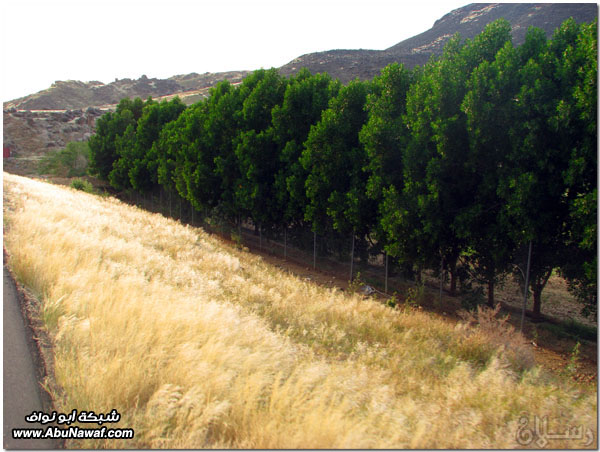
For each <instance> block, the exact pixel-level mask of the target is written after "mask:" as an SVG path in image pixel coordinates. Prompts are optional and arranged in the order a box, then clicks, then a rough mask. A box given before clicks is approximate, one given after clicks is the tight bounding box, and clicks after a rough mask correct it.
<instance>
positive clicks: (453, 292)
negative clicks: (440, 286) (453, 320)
mask: <svg viewBox="0 0 600 452" xmlns="http://www.w3.org/2000/svg"><path fill="white" fill-rule="evenodd" d="M457 279H458V275H457V272H456V261H454V262H452V263H451V264H450V295H452V296H454V295H456V280H457Z"/></svg>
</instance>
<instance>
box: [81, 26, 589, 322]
mask: <svg viewBox="0 0 600 452" xmlns="http://www.w3.org/2000/svg"><path fill="white" fill-rule="evenodd" d="M510 30H511V29H510V24H509V23H508V22H507V21H505V20H499V21H496V22H494V23H492V24H489V25H488V26H487V27H486V28H485V30H484V31H483V32H482V33H481V34H479V35H478V36H476V37H475V38H473V39H471V40H469V39H467V40H464V41H463V40H462V39H461V38H460V36H458V35H457V36H454V37H452V38H451V39H450V40H449V41H448V42H447V44H446V46H445V48H444V51H443V54H442V55H441V56H439V57H435V58H432V59H431V60H430V61H429V62H428V63H427V64H426V65H425V66H423V67H417V68H415V69H413V70H407V69H406V68H404V67H403V66H400V65H397V64H393V65H390V66H388V67H386V68H384V69H383V70H382V72H381V74H380V76H378V77H376V78H375V79H374V80H373V81H372V82H361V81H359V80H355V81H352V82H350V83H349V84H348V85H347V86H342V85H341V84H340V82H339V81H333V80H331V78H330V77H329V76H328V75H327V74H317V75H311V74H310V73H309V72H308V71H307V70H301V71H300V72H299V73H298V74H297V75H296V76H295V77H291V78H290V79H286V78H284V77H282V76H281V75H280V74H279V73H278V71H277V70H275V69H270V70H262V69H261V70H258V71H255V72H254V73H252V74H250V75H249V76H248V77H246V79H244V81H243V82H242V83H241V84H240V85H238V86H233V85H231V84H230V83H228V82H221V83H219V84H217V85H216V86H215V87H214V88H212V89H211V92H210V96H209V97H208V98H207V99H204V100H201V101H199V102H198V103H196V104H194V105H192V106H190V107H189V108H185V107H184V106H183V104H181V102H180V101H179V100H178V99H175V100H174V101H171V102H162V103H157V102H154V101H152V100H151V99H149V100H148V101H146V102H144V101H142V100H141V99H135V100H129V99H123V100H122V101H121V102H120V103H119V105H118V106H117V109H116V111H115V112H113V113H108V114H107V115H105V116H103V117H102V118H100V119H99V120H98V121H97V130H96V134H95V135H94V136H93V137H92V138H91V139H90V141H89V146H90V170H91V171H92V172H93V173H94V174H97V175H98V176H99V177H100V178H102V179H105V180H109V181H110V183H111V185H112V186H113V187H115V188H117V189H119V190H135V191H137V192H142V193H143V192H153V191H155V190H158V189H161V190H164V191H165V192H166V193H168V194H169V197H170V196H171V195H172V194H174V195H176V196H179V197H180V198H181V199H180V200H179V201H182V200H183V199H185V200H187V201H189V202H190V203H191V204H192V206H193V207H194V208H195V209H197V210H209V211H210V212H211V213H212V214H213V215H214V216H215V218H216V217H218V221H220V222H222V223H223V224H226V223H229V224H232V223H235V224H239V223H240V221H243V220H246V219H251V220H252V222H253V223H255V224H257V225H258V226H259V227H260V228H261V229H262V230H265V229H269V228H271V229H280V228H281V227H290V226H292V228H290V229H294V227H295V226H300V228H299V229H301V228H302V227H304V226H306V225H310V226H311V229H312V230H313V231H316V232H317V233H319V234H327V235H328V236H329V237H330V240H329V245H332V244H334V243H337V242H341V241H344V240H345V241H347V240H348V239H349V238H350V237H351V236H352V237H354V238H355V239H356V240H357V241H358V243H357V249H358V250H361V251H360V253H362V254H361V256H360V258H361V260H363V259H366V256H367V253H368V252H379V251H380V250H381V249H385V250H386V251H387V252H388V253H389V254H390V255H391V256H393V257H394V258H395V263H396V264H397V265H399V266H401V267H402V268H404V269H410V270H411V271H415V272H416V273H417V274H419V273H420V272H421V271H422V270H425V269H434V270H436V271H437V270H438V269H439V268H440V266H441V265H442V266H443V267H444V269H445V270H447V271H449V272H450V274H451V275H452V281H453V282H456V279H457V278H458V277H460V275H459V273H460V271H461V269H462V270H466V271H465V272H463V273H464V275H463V276H465V275H468V278H473V280H475V281H477V282H479V283H487V287H488V291H487V292H488V303H489V304H490V305H491V304H493V288H494V286H495V285H496V284H497V283H498V282H500V281H501V280H502V278H503V277H504V276H505V275H506V274H507V273H509V272H511V271H513V270H514V266H515V263H517V262H516V261H517V260H520V257H521V256H520V254H522V253H521V251H522V250H523V249H524V248H526V247H527V245H528V244H529V243H530V241H531V242H532V243H533V251H532V265H531V278H530V281H531V282H530V290H531V292H532V294H533V299H534V312H536V313H538V314H539V313H540V306H541V294H542V291H543V289H544V286H545V284H546V282H547V280H548V278H549V277H550V274H551V273H552V271H553V270H555V269H558V268H559V269H560V272H561V274H562V275H563V276H564V277H565V278H567V280H568V282H569V287H570V289H571V290H572V292H573V293H574V294H575V295H576V296H577V297H578V298H579V299H580V300H581V301H582V303H583V305H584V307H585V310H586V311H587V312H590V313H594V312H596V309H597V276H596V274H597V185H596V184H597V127H596V121H597V118H596V116H597V94H596V91H597V86H596V85H597V44H596V42H597V25H596V23H594V24H583V25H578V24H576V23H575V21H573V20H569V21H566V22H565V23H564V24H563V25H562V26H561V27H560V28H559V29H558V30H557V31H556V32H555V34H554V35H553V36H552V39H547V38H546V36H545V34H544V33H543V32H542V31H541V30H538V29H535V28H532V29H530V30H529V31H528V33H527V35H526V38H525V43H524V44H523V45H521V46H520V47H514V46H513V45H512V42H511V36H510ZM351 234H352V235H351ZM320 243H325V241H322V242H320ZM326 245H327V244H325V245H323V247H324V248H326V247H327V246H326ZM363 255H364V256H363ZM519 263H520V264H522V262H519ZM463 282H464V281H463ZM467 286H468V284H463V287H464V288H465V291H466V292H467V293H466V296H465V297H464V300H463V303H465V306H466V307H468V308H471V309H473V308H474V307H475V306H477V305H478V304H479V303H480V302H481V294H480V293H476V292H471V293H469V292H468V290H466V288H467ZM451 287H453V286H451ZM415 290H416V289H415ZM421 296H422V294H421V295H420V294H419V293H417V292H415V293H410V294H409V297H408V299H409V301H411V300H412V301H414V300H415V299H419V298H420V297H421ZM412 301H411V302H412Z"/></svg>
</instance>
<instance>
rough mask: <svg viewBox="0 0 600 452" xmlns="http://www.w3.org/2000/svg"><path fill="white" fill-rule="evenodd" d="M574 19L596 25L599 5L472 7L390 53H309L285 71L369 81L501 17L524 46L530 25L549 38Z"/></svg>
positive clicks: (423, 60)
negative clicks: (387, 68)
mask: <svg viewBox="0 0 600 452" xmlns="http://www.w3.org/2000/svg"><path fill="white" fill-rule="evenodd" d="M569 17H573V18H574V19H575V20H576V21H577V22H591V21H593V20H594V19H595V18H597V17H598V7H597V5H596V4H594V3H537V4H536V3H473V4H470V5H467V6H464V7H462V8H459V9H456V10H454V11H452V12H450V13H448V14H446V15H445V16H444V17H442V18H441V19H439V20H437V21H436V22H435V24H434V25H433V27H432V28H430V29H429V30H427V31H425V32H424V33H421V34H419V35H417V36H414V37H412V38H409V39H407V40H405V41H402V42H400V43H398V44H396V45H394V46H392V47H390V48H388V49H385V50H330V51H327V52H318V53H310V54H307V55H303V56H301V57H298V58H296V59H294V60H292V61H290V62H289V63H288V64H286V65H284V66H282V67H281V68H280V71H281V73H282V74H284V75H290V74H294V73H296V72H297V71H298V70H300V69H301V68H303V67H306V68H308V69H309V70H310V71H311V72H313V73H315V72H328V73H329V74H330V75H331V76H332V77H333V78H339V79H340V80H341V81H342V82H343V83H347V82H348V81H350V80H352V79H354V78H356V77H358V78H360V79H362V80H365V79H370V78H373V77H374V76H375V75H377V74H378V73H379V71H380V70H381V69H382V68H383V67H385V66H386V65H388V64H390V63H392V62H399V63H403V64H404V65H406V66H408V67H410V68H412V67H414V66H417V65H422V64H425V63H426V62H427V60H428V59H429V58H430V57H431V56H432V55H439V54H441V52H442V50H443V47H444V44H445V43H446V41H447V40H448V39H449V38H450V37H451V36H453V35H454V34H455V33H459V34H460V36H461V37H462V38H465V39H467V38H468V39H471V38H473V37H474V36H476V35H477V34H479V33H480V32H481V31H482V30H483V28H484V27H485V26H486V25H487V24H489V23H490V22H493V21H494V20H497V19H500V18H504V19H506V20H508V21H509V22H510V24H511V25H512V32H513V43H514V44H515V45H519V44H521V43H522V42H523V40H524V39H525V33H526V32H527V28H528V27H530V26H534V27H539V28H541V29H542V30H544V31H545V32H546V35H547V36H548V37H550V36H551V35H552V33H553V32H554V30H555V29H556V28H558V27H559V26H560V24H561V23H562V22H563V21H565V20H566V19H568V18H569Z"/></svg>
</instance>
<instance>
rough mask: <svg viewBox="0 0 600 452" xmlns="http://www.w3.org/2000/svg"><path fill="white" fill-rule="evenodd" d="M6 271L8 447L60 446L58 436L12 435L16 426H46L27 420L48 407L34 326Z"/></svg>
mask: <svg viewBox="0 0 600 452" xmlns="http://www.w3.org/2000/svg"><path fill="white" fill-rule="evenodd" d="M3 272H4V275H3V276H4V284H3V287H4V325H3V326H4V345H3V351H4V421H3V428H4V430H3V443H4V449H28V450H30V449H56V448H57V447H59V446H58V443H57V442H55V441H54V440H50V439H13V438H12V429H13V428H19V427H23V428H42V427H43V426H42V425H41V424H30V423H27V422H26V421H25V416H27V415H29V414H31V413H32V412H33V411H44V409H43V408H42V406H43V405H42V393H41V388H40V386H39V383H38V380H37V378H38V377H37V375H38V372H37V364H36V362H37V360H36V359H35V358H34V356H35V355H34V354H33V353H35V351H34V345H33V340H32V338H31V330H30V329H29V328H28V327H26V326H25V323H24V320H23V315H22V314H21V310H20V307H19V306H20V305H19V298H18V296H17V291H16V288H15V284H14V282H13V280H12V279H11V277H10V274H9V273H8V272H7V271H6V268H4V267H3ZM48 414H51V413H48Z"/></svg>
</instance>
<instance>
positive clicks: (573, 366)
mask: <svg viewBox="0 0 600 452" xmlns="http://www.w3.org/2000/svg"><path fill="white" fill-rule="evenodd" d="M580 346H581V344H580V343H579V341H577V343H576V344H575V346H574V347H573V350H571V355H570V357H569V363H568V364H567V365H566V366H565V369H564V371H565V373H567V374H574V373H575V372H577V368H578V367H579V360H580V354H581V351H580V349H579V348H580Z"/></svg>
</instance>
